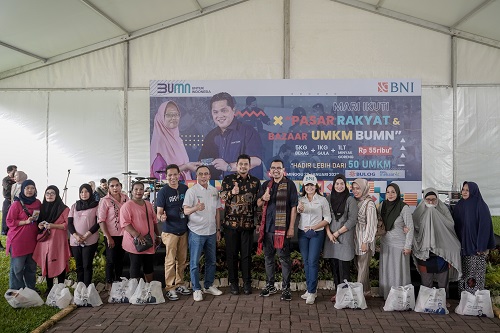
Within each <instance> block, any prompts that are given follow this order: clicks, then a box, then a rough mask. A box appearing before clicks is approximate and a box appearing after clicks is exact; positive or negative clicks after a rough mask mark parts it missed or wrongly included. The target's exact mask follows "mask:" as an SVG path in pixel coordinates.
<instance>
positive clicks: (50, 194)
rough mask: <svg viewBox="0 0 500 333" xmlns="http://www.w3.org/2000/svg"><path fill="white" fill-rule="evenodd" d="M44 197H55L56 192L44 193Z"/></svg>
mask: <svg viewBox="0 0 500 333" xmlns="http://www.w3.org/2000/svg"><path fill="white" fill-rule="evenodd" d="M45 195H46V196H52V195H56V192H45Z"/></svg>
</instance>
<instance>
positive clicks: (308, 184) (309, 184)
mask: <svg viewBox="0 0 500 333" xmlns="http://www.w3.org/2000/svg"><path fill="white" fill-rule="evenodd" d="M306 186H316V185H315V184H311V183H309V184H306Z"/></svg>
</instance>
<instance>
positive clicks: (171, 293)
mask: <svg viewBox="0 0 500 333" xmlns="http://www.w3.org/2000/svg"><path fill="white" fill-rule="evenodd" d="M167 298H168V300H169V301H178V300H179V296H177V293H176V292H175V290H174V289H172V290H169V291H168V292H167Z"/></svg>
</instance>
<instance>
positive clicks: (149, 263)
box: [129, 253, 155, 279]
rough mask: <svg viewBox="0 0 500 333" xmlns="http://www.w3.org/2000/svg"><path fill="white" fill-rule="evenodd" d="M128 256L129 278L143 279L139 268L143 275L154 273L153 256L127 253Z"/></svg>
mask: <svg viewBox="0 0 500 333" xmlns="http://www.w3.org/2000/svg"><path fill="white" fill-rule="evenodd" d="M129 256H130V278H131V279H140V278H144V276H143V275H142V274H141V266H142V271H143V272H144V274H151V273H154V260H155V255H154V254H135V253H129Z"/></svg>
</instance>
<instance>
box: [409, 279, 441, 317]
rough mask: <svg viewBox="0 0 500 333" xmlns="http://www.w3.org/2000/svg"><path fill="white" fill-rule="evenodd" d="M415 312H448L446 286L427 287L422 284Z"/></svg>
mask: <svg viewBox="0 0 500 333" xmlns="http://www.w3.org/2000/svg"><path fill="white" fill-rule="evenodd" d="M415 312H425V313H437V314H448V313H449V311H448V309H447V308H446V290H445V289H444V288H439V289H436V288H427V287H426V286H420V291H419V293H418V297H417V302H416V303H415Z"/></svg>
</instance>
